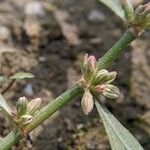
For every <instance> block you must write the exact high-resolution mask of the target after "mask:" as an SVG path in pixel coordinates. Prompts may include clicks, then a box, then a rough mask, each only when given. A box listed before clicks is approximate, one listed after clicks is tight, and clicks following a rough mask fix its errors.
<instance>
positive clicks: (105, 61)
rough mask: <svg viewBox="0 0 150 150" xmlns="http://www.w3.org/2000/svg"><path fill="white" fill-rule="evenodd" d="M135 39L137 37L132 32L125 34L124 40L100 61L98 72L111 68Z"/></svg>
mask: <svg viewBox="0 0 150 150" xmlns="http://www.w3.org/2000/svg"><path fill="white" fill-rule="evenodd" d="M135 39H136V37H135V36H134V35H133V33H132V32H131V31H127V32H125V34H124V35H123V36H122V38H121V39H120V40H119V41H118V42H117V43H116V44H115V45H114V46H113V47H112V48H111V49H110V50H109V51H108V52H107V53H106V54H105V55H104V56H103V57H102V58H100V59H99V60H98V64H97V68H98V70H101V69H104V68H107V67H108V66H110V65H111V64H112V62H113V61H114V60H115V59H116V58H118V56H119V55H120V54H121V52H122V51H123V50H124V49H126V47H127V46H128V45H129V44H130V43H131V42H132V41H133V40H135Z"/></svg>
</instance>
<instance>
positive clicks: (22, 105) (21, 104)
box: [12, 97, 41, 135]
mask: <svg viewBox="0 0 150 150" xmlns="http://www.w3.org/2000/svg"><path fill="white" fill-rule="evenodd" d="M40 104H41V99H40V98H35V99H32V100H31V101H30V102H28V100H27V98H26V97H20V98H19V99H18V101H17V103H16V111H15V112H12V115H13V118H14V123H15V125H16V126H17V127H18V128H19V129H20V130H21V131H22V132H23V134H24V135H25V130H24V129H25V127H26V126H27V125H29V124H30V123H31V121H32V119H33V116H34V115H35V114H36V113H37V111H38V109H39V107H40Z"/></svg>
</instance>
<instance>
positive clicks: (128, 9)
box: [124, 0, 150, 30]
mask: <svg viewBox="0 0 150 150" xmlns="http://www.w3.org/2000/svg"><path fill="white" fill-rule="evenodd" d="M124 11H125V16H126V19H127V22H128V25H129V26H130V27H137V28H139V29H143V30H145V29H150V2H149V3H147V4H145V5H140V6H138V7H137V8H136V9H134V8H133V5H132V4H131V2H130V1H129V0H126V3H125V6H124Z"/></svg>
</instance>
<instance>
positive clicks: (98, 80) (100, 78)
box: [93, 69, 108, 85]
mask: <svg viewBox="0 0 150 150" xmlns="http://www.w3.org/2000/svg"><path fill="white" fill-rule="evenodd" d="M107 75H108V71H107V70H105V69H102V70H100V71H98V73H97V75H96V77H95V80H94V83H93V84H94V85H97V84H103V83H104V82H105V81H106V78H107Z"/></svg>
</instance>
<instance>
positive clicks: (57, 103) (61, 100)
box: [0, 31, 135, 150]
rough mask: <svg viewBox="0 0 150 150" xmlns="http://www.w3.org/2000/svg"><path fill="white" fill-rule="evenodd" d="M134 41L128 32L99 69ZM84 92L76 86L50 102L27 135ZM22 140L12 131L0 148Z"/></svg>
mask: <svg viewBox="0 0 150 150" xmlns="http://www.w3.org/2000/svg"><path fill="white" fill-rule="evenodd" d="M134 39H135V36H134V35H133V34H132V33H131V32H129V31H128V32H126V33H125V34H124V35H123V37H122V38H121V39H120V40H119V41H118V42H117V43H116V44H115V45H114V46H113V47H112V48H111V49H110V50H109V51H108V52H107V53H106V54H105V55H104V56H103V57H102V58H101V59H99V61H98V69H103V68H106V67H108V66H109V65H110V64H111V63H112V62H113V61H114V60H115V59H116V58H117V57H118V56H119V54H120V53H121V52H122V51H123V49H125V48H126V47H127V46H128V44H130V43H131V42H132V41H133V40H134ZM82 92H83V90H82V89H81V88H80V87H79V86H78V85H76V86H74V87H73V88H71V89H69V90H67V91H66V92H65V93H63V94H62V95H60V96H59V97H58V98H56V99H55V100H53V101H52V102H50V103H49V104H48V105H47V106H45V107H44V108H43V109H41V110H40V111H39V113H38V114H37V115H36V116H35V117H34V118H33V121H32V122H31V123H30V124H29V125H28V126H27V127H26V128H25V131H26V133H29V132H30V131H32V130H33V129H35V128H36V127H37V126H39V125H40V124H41V123H42V122H43V121H44V120H46V119H47V118H48V117H50V116H51V115H52V114H53V113H54V112H56V111H57V110H59V109H60V108H61V107H62V106H64V105H65V104H66V103H67V102H69V101H70V100H72V99H73V98H74V97H75V96H77V95H79V94H81V93H82ZM20 138H22V136H21V134H19V132H17V134H16V133H14V131H12V132H11V133H10V134H9V135H7V136H6V137H5V138H4V139H3V140H2V141H1V142H0V148H1V147H3V150H7V149H9V148H11V146H12V145H13V144H15V143H16V142H17V141H19V139H20Z"/></svg>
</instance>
